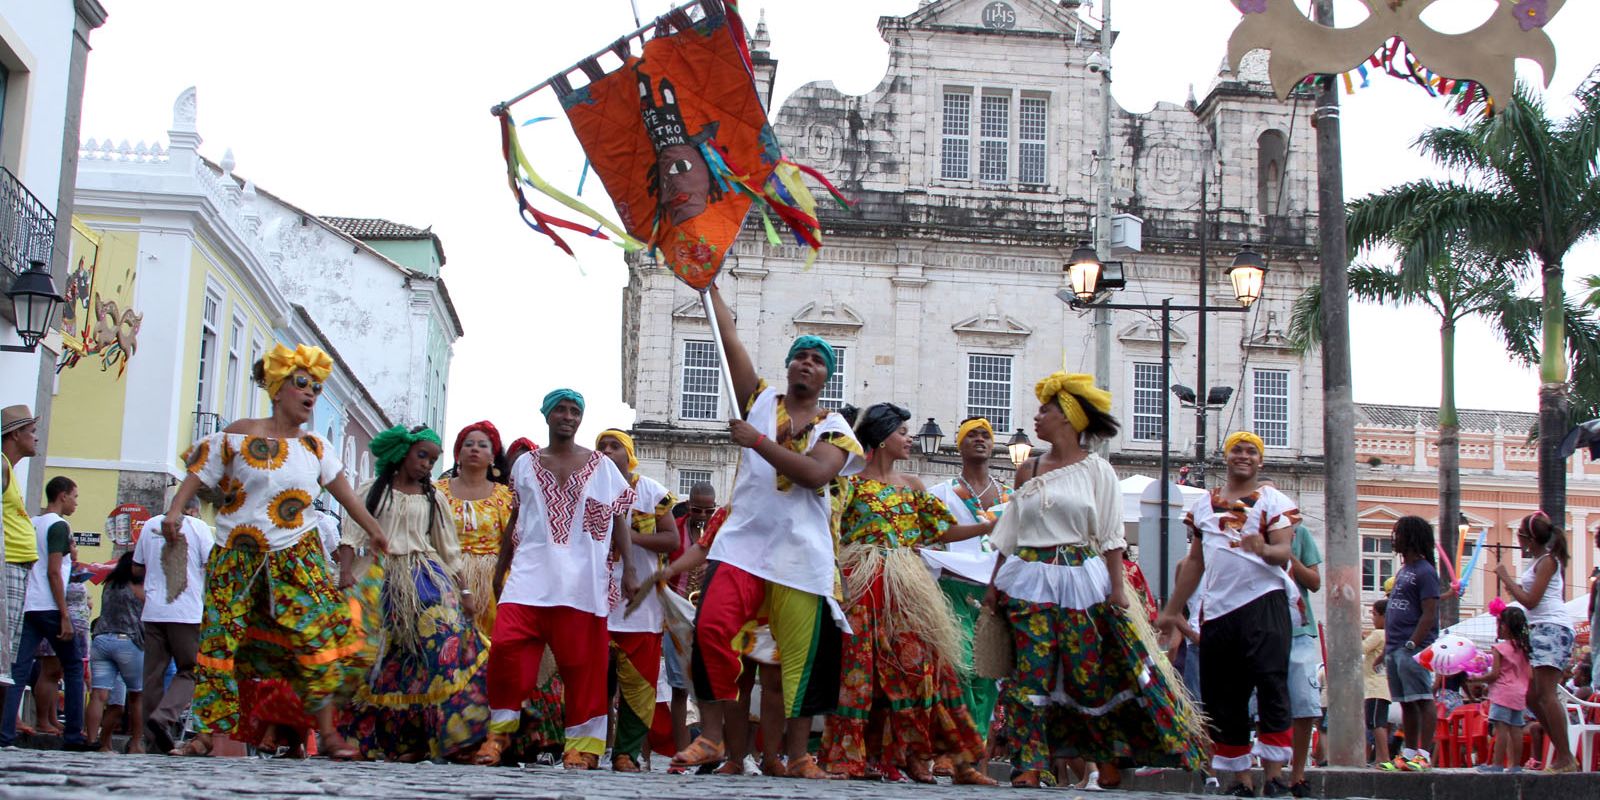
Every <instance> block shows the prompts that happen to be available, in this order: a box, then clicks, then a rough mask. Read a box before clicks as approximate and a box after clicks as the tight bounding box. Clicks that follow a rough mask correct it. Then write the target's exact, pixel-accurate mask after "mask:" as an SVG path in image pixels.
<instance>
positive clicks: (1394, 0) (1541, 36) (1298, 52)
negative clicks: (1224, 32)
mask: <svg viewBox="0 0 1600 800" xmlns="http://www.w3.org/2000/svg"><path fill="white" fill-rule="evenodd" d="M1230 2H1232V3H1233V5H1234V7H1235V8H1237V9H1239V11H1240V12H1241V13H1243V14H1244V19H1243V20H1242V21H1240V23H1239V26H1238V27H1237V28H1235V29H1234V31H1233V36H1232V37H1231V38H1230V39H1229V40H1228V63H1229V65H1230V66H1231V67H1232V68H1234V69H1235V70H1237V69H1238V66H1239V62H1240V60H1241V59H1243V58H1244V56H1245V54H1246V53H1248V52H1250V51H1251V50H1268V51H1271V53H1272V59H1271V61H1270V63H1269V65H1268V69H1267V72H1268V76H1269V78H1270V79H1271V81H1272V88H1273V90H1274V91H1276V92H1277V94H1278V97H1279V98H1280V99H1283V98H1287V97H1288V96H1289V92H1290V91H1292V90H1293V89H1294V87H1295V86H1296V85H1298V84H1299V83H1300V82H1301V81H1302V80H1303V79H1304V78H1305V77H1306V76H1308V75H1335V74H1341V73H1344V72H1347V71H1349V70H1352V69H1355V68H1356V66H1358V65H1360V64H1361V63H1362V62H1364V61H1366V60H1367V59H1368V58H1370V57H1372V55H1373V53H1374V52H1376V51H1377V50H1378V49H1379V48H1381V47H1383V46H1384V44H1385V43H1386V42H1388V41H1390V40H1391V39H1394V38H1398V39H1401V40H1403V41H1404V42H1405V44H1406V47H1407V48H1408V49H1409V50H1410V52H1411V53H1412V54H1413V55H1415V56H1416V58H1417V60H1418V61H1420V62H1421V63H1422V64H1425V65H1426V66H1427V68H1428V69H1430V70H1432V71H1433V72H1434V73H1437V74H1439V75H1448V76H1450V77H1452V78H1456V79H1460V80H1470V81H1475V82H1477V83H1478V84H1479V85H1481V86H1482V87H1483V88H1484V90H1485V91H1486V92H1488V94H1489V96H1490V98H1492V99H1493V100H1495V101H1496V102H1499V103H1504V102H1506V101H1508V100H1509V98H1510V97H1511V92H1512V89H1513V87H1515V86H1516V68H1515V64H1516V60H1517V59H1519V58H1526V59H1529V60H1531V61H1533V62H1535V63H1537V64H1538V65H1539V67H1540V68H1541V69H1543V70H1544V81H1545V86H1549V85H1550V78H1551V76H1552V75H1554V74H1555V68H1556V48H1555V43H1554V42H1552V41H1551V40H1550V36H1549V34H1546V33H1545V31H1544V27H1545V25H1546V23H1548V22H1549V21H1550V18H1551V17H1554V16H1555V15H1556V12H1558V11H1560V10H1561V7H1562V6H1563V5H1565V3H1566V0H1499V5H1498V7H1497V8H1496V9H1495V10H1494V13H1493V14H1492V15H1491V16H1490V17H1489V18H1488V19H1487V20H1485V21H1484V23H1483V24H1482V25H1479V26H1478V27H1477V28H1475V29H1473V30H1470V31H1467V32H1465V33H1458V34H1449V33H1440V32H1439V31H1437V30H1435V29H1433V28H1431V27H1429V26H1428V24H1427V23H1425V22H1423V21H1422V12H1423V11H1425V10H1427V8H1428V7H1429V6H1431V5H1433V4H1434V3H1435V2H1437V0H1362V2H1363V3H1365V4H1366V6H1367V9H1368V12H1369V14H1368V16H1367V18H1366V19H1365V20H1363V21H1362V22H1361V23H1360V24H1359V25H1356V26H1354V27H1350V28H1330V27H1328V26H1325V25H1322V24H1320V23H1317V22H1314V21H1312V20H1311V19H1309V18H1307V17H1306V15H1305V13H1304V12H1302V11H1301V10H1300V9H1299V8H1296V3H1295V1H1294V0H1230Z"/></svg>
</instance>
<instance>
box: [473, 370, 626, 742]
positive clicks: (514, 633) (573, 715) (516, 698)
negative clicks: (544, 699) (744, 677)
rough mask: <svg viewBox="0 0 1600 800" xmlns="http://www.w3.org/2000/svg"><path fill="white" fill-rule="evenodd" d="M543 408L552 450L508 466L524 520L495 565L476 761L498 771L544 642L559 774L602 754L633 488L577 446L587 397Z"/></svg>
mask: <svg viewBox="0 0 1600 800" xmlns="http://www.w3.org/2000/svg"><path fill="white" fill-rule="evenodd" d="M539 410H540V412H541V413H543V414H544V418H545V422H546V423H548V425H549V426H550V438H549V442H550V443H549V444H548V445H546V446H545V447H542V448H540V449H538V450H536V451H534V452H532V453H528V454H526V455H524V456H521V457H519V458H518V459H517V463H516V464H515V465H513V466H512V468H511V485H512V487H513V488H514V489H515V490H516V493H517V498H518V502H519V506H518V509H517V514H518V522H517V525H516V528H515V529H514V530H513V531H512V536H511V541H509V542H503V543H502V544H501V548H500V561H499V563H498V564H497V565H496V566H495V585H497V586H499V585H504V587H505V588H504V589H502V590H501V592H500V605H499V609H498V611H497V612H496V614H495V620H494V635H493V636H492V643H491V644H490V648H489V707H490V716H489V731H490V733H489V738H488V740H487V741H485V742H484V743H483V745H482V746H480V747H479V748H478V753H477V756H476V757H475V758H474V761H475V762H476V763H479V764H491V765H492V764H498V763H499V762H500V756H501V754H502V753H503V752H504V751H505V749H506V748H507V747H508V746H510V743H511V737H510V734H511V733H513V732H515V731H516V729H517V723H518V722H519V720H520V714H521V708H522V703H523V701H524V700H527V699H528V698H530V697H531V696H532V695H533V690H534V688H535V687H536V686H537V685H538V682H539V661H540V659H541V658H542V657H543V655H544V649H545V646H546V645H548V646H549V647H550V650H551V652H552V653H554V655H555V659H556V664H557V668H558V669H559V670H560V672H561V680H562V683H563V684H565V686H566V694H565V696H564V697H563V702H562V706H563V708H564V709H565V722H566V730H565V737H566V752H565V753H563V754H562V757H561V765H562V766H563V767H566V768H567V769H595V768H597V767H598V766H599V763H600V754H601V753H603V752H605V747H606V733H607V730H606V711H607V705H608V703H607V697H606V665H607V655H608V650H607V648H608V647H609V637H608V636H607V633H606V618H607V616H608V615H610V613H611V609H612V608H613V607H615V606H616V604H617V602H618V601H619V600H620V599H621V598H622V587H621V586H619V585H618V582H617V580H616V579H615V577H614V575H613V573H612V565H613V564H614V563H615V562H616V561H618V560H620V561H621V562H622V574H623V575H625V576H626V575H631V572H630V571H629V570H628V563H629V560H630V558H629V551H630V549H631V547H632V544H631V541H630V539H631V537H630V535H629V527H630V526H629V512H630V510H631V509H632V507H633V503H634V491H633V489H632V488H631V487H630V486H629V485H628V479H627V478H625V477H624V476H623V474H622V471H621V470H619V469H617V466H616V464H614V463H612V461H611V459H609V458H606V457H605V456H603V455H601V454H600V453H597V452H595V451H593V450H589V449H587V448H584V447H580V446H579V445H578V444H577V443H576V442H574V441H573V437H574V436H575V435H577V433H578V426H579V425H580V424H581V423H582V422H583V395H581V394H578V393H577V392H575V391H573V390H571V389H557V390H555V391H553V392H551V393H549V394H547V395H545V398H544V404H543V405H542V406H541V407H540V409H539ZM508 570H509V575H508V574H507V571H508ZM624 580H629V583H630V584H631V580H630V579H627V578H625V579H624Z"/></svg>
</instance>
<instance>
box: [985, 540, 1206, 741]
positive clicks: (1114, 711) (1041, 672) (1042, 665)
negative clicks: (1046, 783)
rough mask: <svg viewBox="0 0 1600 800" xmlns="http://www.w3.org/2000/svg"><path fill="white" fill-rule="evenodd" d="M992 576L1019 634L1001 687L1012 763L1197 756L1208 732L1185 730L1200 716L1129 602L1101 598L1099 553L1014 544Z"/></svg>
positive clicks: (1106, 591)
mask: <svg viewBox="0 0 1600 800" xmlns="http://www.w3.org/2000/svg"><path fill="white" fill-rule="evenodd" d="M995 586H996V588H997V589H999V591H1000V593H1001V595H1002V608H1003V610H1004V613H1005V616H1006V617H1007V619H1008V621H1009V622H1010V623H1011V627H1012V631H1013V635H1014V636H1015V638H1016V648H1017V665H1016V671H1015V673H1014V674H1013V676H1012V679H1011V680H1009V681H1007V682H1006V683H1005V685H1004V689H1003V694H1002V697H1001V704H1002V706H1003V707H1004V718H1005V720H1006V722H1007V723H1008V724H1007V727H1008V730H1007V739H1008V740H1009V741H1008V742H1007V743H1008V744H1009V745H1010V749H1011V757H1012V764H1013V765H1014V766H1015V768H1016V769H1018V770H1024V771H1025V770H1048V769H1050V766H1051V760H1052V759H1053V758H1055V757H1072V756H1077V757H1081V758H1085V759H1088V760H1090V761H1096V762H1107V761H1118V760H1127V761H1131V762H1132V763H1136V764H1139V765H1142V766H1171V767H1184V768H1194V767H1198V766H1199V765H1200V764H1201V763H1202V758H1203V752H1202V747H1203V745H1204V742H1203V741H1199V740H1197V739H1196V738H1194V737H1191V736H1190V735H1189V734H1188V733H1187V732H1188V731H1192V730H1197V729H1198V728H1199V724H1198V719H1199V718H1198V716H1197V714H1196V712H1195V710H1194V708H1193V706H1191V705H1190V704H1189V703H1188V702H1187V700H1186V699H1185V698H1184V697H1183V695H1182V694H1181V690H1180V691H1174V690H1173V689H1172V688H1171V687H1169V686H1168V685H1167V679H1166V678H1165V677H1164V672H1163V670H1162V669H1161V668H1160V664H1158V662H1157V661H1156V659H1157V658H1159V657H1160V656H1158V655H1157V654H1155V652H1154V651H1153V648H1152V647H1151V646H1150V645H1148V644H1147V643H1146V642H1145V641H1144V639H1143V638H1142V637H1141V636H1140V634H1139V631H1138V629H1137V628H1136V627H1135V625H1134V623H1133V620H1132V618H1131V617H1130V616H1129V615H1128V612H1127V611H1126V610H1125V609H1122V608H1119V607H1117V606H1114V605H1112V604H1111V603H1108V602H1106V600H1107V598H1108V597H1109V596H1110V577H1109V575H1108V574H1107V572H1106V566H1105V562H1104V561H1102V560H1101V559H1100V556H1099V554H1098V553H1096V552H1094V551H1093V550H1091V549H1089V548H1085V547H1073V546H1062V547H1055V548H1043V549H1036V548H1027V547H1020V548H1018V549H1017V553H1016V555H1015V556H1013V557H1011V558H1007V559H1006V560H1005V562H1003V563H1002V564H1001V566H1000V569H999V571H998V572H997V574H996V575H995ZM1130 588H1131V587H1130ZM1199 738H1202V739H1203V737H1199Z"/></svg>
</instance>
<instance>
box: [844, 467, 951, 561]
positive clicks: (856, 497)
mask: <svg viewBox="0 0 1600 800" xmlns="http://www.w3.org/2000/svg"><path fill="white" fill-rule="evenodd" d="M841 489H842V490H843V491H842V492H841V498H842V500H843V507H842V509H841V510H840V513H839V542H840V544H843V545H851V544H867V545H877V546H879V547H883V548H886V549H892V548H896V547H923V546H926V545H931V544H934V543H935V542H937V541H938V539H939V537H940V536H942V535H944V532H945V531H947V530H949V529H950V527H951V526H952V525H955V524H956V519H955V517H953V516H951V515H950V509H948V508H946V507H945V505H944V502H943V501H941V500H939V498H937V497H934V496H933V495H931V494H929V493H927V492H925V491H922V490H920V489H911V488H908V487H905V486H890V485H889V484H886V483H882V482H880V481H875V480H873V479H871V478H863V477H861V476H860V475H851V476H849V477H847V478H844V479H842V481H841Z"/></svg>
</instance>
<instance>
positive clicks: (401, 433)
mask: <svg viewBox="0 0 1600 800" xmlns="http://www.w3.org/2000/svg"><path fill="white" fill-rule="evenodd" d="M417 442H433V443H434V444H436V445H438V446H439V447H440V449H443V448H444V442H443V441H441V440H440V439H439V434H437V433H434V432H433V429H432V428H430V427H428V426H426V425H419V426H417V427H416V428H415V429H413V428H407V427H406V426H404V425H396V426H394V427H393V428H390V429H388V430H386V431H383V432H382V433H379V434H378V435H377V436H374V437H372V442H371V443H369V444H368V445H367V449H368V450H371V451H372V457H373V458H374V459H376V460H377V464H376V469H377V470H378V474H380V475H381V474H383V473H384V472H385V471H387V470H388V469H390V468H391V467H393V466H395V465H396V464H399V463H400V462H401V461H404V460H405V457H406V453H409V452H411V446H412V445H414V444H416V443H417Z"/></svg>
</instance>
